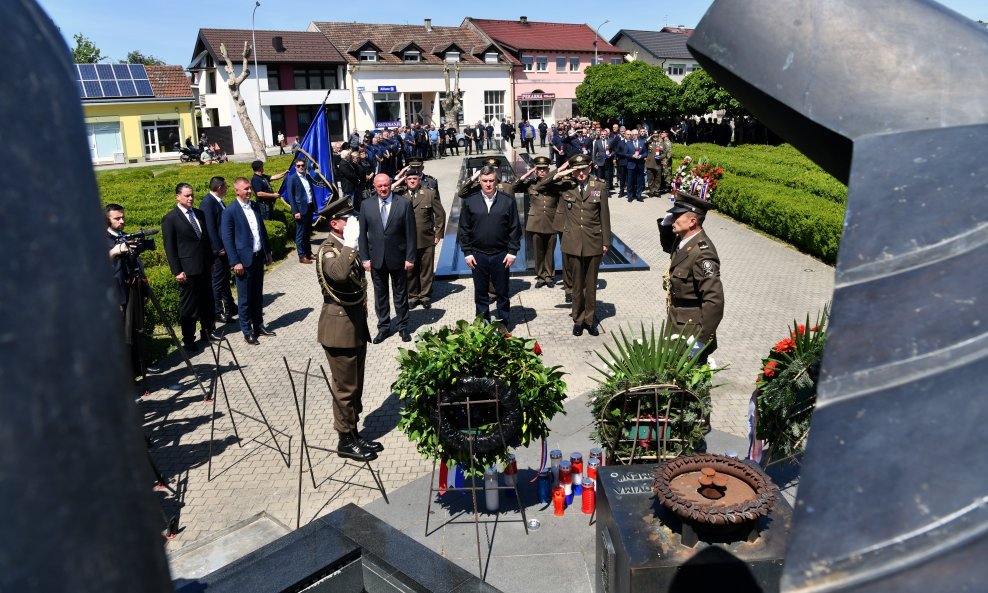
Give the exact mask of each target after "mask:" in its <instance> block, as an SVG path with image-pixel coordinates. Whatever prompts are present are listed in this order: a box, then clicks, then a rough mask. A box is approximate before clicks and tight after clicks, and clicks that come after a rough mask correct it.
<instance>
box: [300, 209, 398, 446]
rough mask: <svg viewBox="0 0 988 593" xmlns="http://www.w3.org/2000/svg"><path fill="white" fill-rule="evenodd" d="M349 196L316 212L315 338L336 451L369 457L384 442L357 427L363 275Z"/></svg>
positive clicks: (363, 344)
mask: <svg viewBox="0 0 988 593" xmlns="http://www.w3.org/2000/svg"><path fill="white" fill-rule="evenodd" d="M350 213H351V207H350V203H349V200H347V199H346V198H340V199H337V200H333V201H331V202H329V203H328V204H326V206H325V207H324V208H323V209H322V210H321V211H320V212H319V215H320V216H323V217H325V218H327V219H328V220H329V226H330V229H331V231H330V233H329V236H328V237H326V240H325V241H323V243H322V245H321V246H320V247H319V253H318V256H317V257H316V276H317V277H318V279H319V286H320V287H321V288H322V296H323V305H322V312H321V313H320V314H319V331H318V340H319V343H320V344H322V347H323V350H324V351H325V352H326V360H327V362H328V363H329V370H330V373H331V377H332V385H333V394H332V395H333V426H334V428H335V429H336V432H337V433H338V435H339V444H338V445H337V455H339V456H340V457H345V458H348V459H356V460H357V461H373V460H374V459H377V454H378V453H379V452H381V451H383V450H384V446H383V445H381V444H380V443H377V442H374V441H368V440H365V439H364V438H363V437H362V436H360V433H359V432H357V424H358V422H359V421H360V413H361V412H362V411H363V405H362V402H361V399H362V397H363V390H364V361H365V359H366V357H367V341H368V340H369V339H370V330H369V329H368V327H367V279H366V278H365V276H364V274H365V272H364V268H363V266H362V265H361V263H360V257H359V256H358V253H357V242H358V235H359V230H358V226H357V224H356V221H355V220H354V221H352V222H350V223H349V224H348V219H347V216H349V214H350Z"/></svg>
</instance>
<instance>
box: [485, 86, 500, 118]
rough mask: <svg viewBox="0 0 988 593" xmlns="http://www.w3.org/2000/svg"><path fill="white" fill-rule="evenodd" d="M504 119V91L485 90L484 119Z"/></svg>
mask: <svg viewBox="0 0 988 593" xmlns="http://www.w3.org/2000/svg"><path fill="white" fill-rule="evenodd" d="M494 120H497V121H504V91H484V121H485V122H492V121H494Z"/></svg>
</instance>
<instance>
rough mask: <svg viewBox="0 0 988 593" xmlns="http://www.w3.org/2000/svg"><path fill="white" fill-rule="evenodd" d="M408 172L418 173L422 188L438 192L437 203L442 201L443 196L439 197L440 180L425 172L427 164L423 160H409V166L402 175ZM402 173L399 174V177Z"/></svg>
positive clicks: (413, 158)
mask: <svg viewBox="0 0 988 593" xmlns="http://www.w3.org/2000/svg"><path fill="white" fill-rule="evenodd" d="M406 171H418V173H419V183H420V184H421V185H422V187H424V188H425V189H431V190H432V191H434V192H436V200H437V201H439V200H442V196H441V195H439V180H437V179H436V178H435V177H433V176H432V175H429V174H428V173H426V172H425V162H424V161H423V160H422V159H420V158H415V157H412V158H411V159H409V161H408V166H407V167H405V169H403V170H402V171H401V173H405V172H406ZM401 173H399V175H400V174H401Z"/></svg>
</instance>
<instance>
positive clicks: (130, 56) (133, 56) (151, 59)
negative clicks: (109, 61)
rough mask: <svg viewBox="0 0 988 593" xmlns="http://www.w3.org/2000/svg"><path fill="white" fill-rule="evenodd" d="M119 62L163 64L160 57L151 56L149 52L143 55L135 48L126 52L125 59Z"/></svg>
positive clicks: (147, 64) (148, 64) (150, 64)
mask: <svg viewBox="0 0 988 593" xmlns="http://www.w3.org/2000/svg"><path fill="white" fill-rule="evenodd" d="M120 63H121V64H144V65H145V66H164V65H165V61H164V60H162V59H161V58H158V57H155V56H152V55H151V54H148V55H144V54H143V53H142V52H141V50H139V49H135V50H134V51H129V52H127V59H126V60H124V61H122V62H120Z"/></svg>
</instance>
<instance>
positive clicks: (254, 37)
mask: <svg viewBox="0 0 988 593" xmlns="http://www.w3.org/2000/svg"><path fill="white" fill-rule="evenodd" d="M260 6H261V0H254V12H252V13H251V14H250V39H251V43H253V44H254V76H256V77H257V125H258V126H260V127H261V143H263V144H264V152H265V154H267V150H268V141H267V137H266V135H265V134H264V110H263V109H261V70H260V69H259V68H258V67H257V35H256V34H255V33H254V16H255V15H256V14H257V9H258V8H260Z"/></svg>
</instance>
